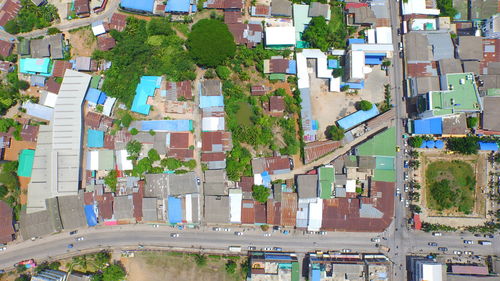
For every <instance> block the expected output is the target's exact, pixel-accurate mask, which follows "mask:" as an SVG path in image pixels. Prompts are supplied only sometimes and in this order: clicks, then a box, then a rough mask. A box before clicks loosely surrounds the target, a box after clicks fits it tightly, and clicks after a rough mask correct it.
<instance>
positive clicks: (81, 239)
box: [75, 236, 85, 241]
mask: <svg viewBox="0 0 500 281" xmlns="http://www.w3.org/2000/svg"><path fill="white" fill-rule="evenodd" d="M75 240H76V241H83V240H85V238H83V237H81V236H80V237H76V238H75Z"/></svg>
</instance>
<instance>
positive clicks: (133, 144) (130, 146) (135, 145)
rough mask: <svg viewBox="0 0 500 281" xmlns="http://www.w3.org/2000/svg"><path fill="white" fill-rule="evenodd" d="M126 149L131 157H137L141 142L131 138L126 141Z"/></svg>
mask: <svg viewBox="0 0 500 281" xmlns="http://www.w3.org/2000/svg"><path fill="white" fill-rule="evenodd" d="M126 149H127V152H128V154H129V155H130V157H131V158H132V159H137V157H139V153H140V152H141V149H142V143H140V142H138V141H136V140H131V141H129V142H128V143H127V146H126Z"/></svg>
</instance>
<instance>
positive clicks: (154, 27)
mask: <svg viewBox="0 0 500 281" xmlns="http://www.w3.org/2000/svg"><path fill="white" fill-rule="evenodd" d="M147 31H148V35H150V36H152V35H165V36H169V35H173V34H175V32H174V30H173V29H172V27H171V25H170V21H169V20H168V18H166V17H161V18H158V17H156V18H151V20H150V21H149V22H148V24H147Z"/></svg>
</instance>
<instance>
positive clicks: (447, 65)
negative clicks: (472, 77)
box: [439, 58, 464, 75]
mask: <svg viewBox="0 0 500 281" xmlns="http://www.w3.org/2000/svg"><path fill="white" fill-rule="evenodd" d="M463 72H464V71H463V69H462V64H461V63H460V60H458V59H454V58H450V59H442V60H439V74H441V75H445V74H448V73H463Z"/></svg>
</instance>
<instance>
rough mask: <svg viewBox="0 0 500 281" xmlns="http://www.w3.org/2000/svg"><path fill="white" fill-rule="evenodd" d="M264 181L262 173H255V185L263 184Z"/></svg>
mask: <svg viewBox="0 0 500 281" xmlns="http://www.w3.org/2000/svg"><path fill="white" fill-rule="evenodd" d="M263 183H264V181H263V180H262V175H261V174H253V184H254V185H262V184H263Z"/></svg>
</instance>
